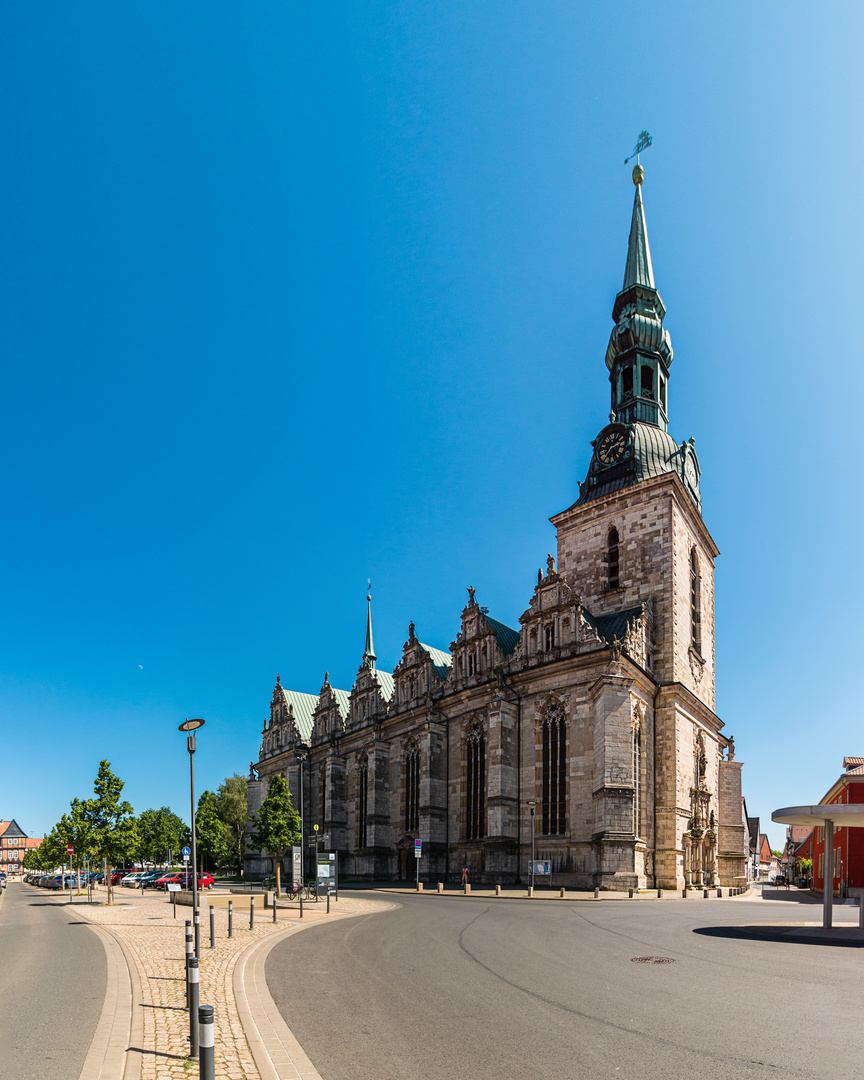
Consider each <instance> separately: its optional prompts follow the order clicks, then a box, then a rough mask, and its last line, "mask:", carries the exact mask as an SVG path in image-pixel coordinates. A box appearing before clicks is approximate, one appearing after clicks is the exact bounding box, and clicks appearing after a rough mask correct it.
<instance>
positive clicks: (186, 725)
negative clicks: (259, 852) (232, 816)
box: [177, 720, 204, 956]
mask: <svg viewBox="0 0 864 1080" xmlns="http://www.w3.org/2000/svg"><path fill="white" fill-rule="evenodd" d="M200 727H204V721H203V720H184V722H183V723H182V724H181V725H180V726H179V727H178V728H177V730H178V731H185V732H186V749H187V750H188V751H189V795H190V799H191V804H192V916H193V919H194V922H195V955H196V956H198V955H199V952H200V947H199V944H200V943H199V935H200V925H201V924H200V922H199V918H200V916H199V912H198V869H197V867H196V863H195V857H196V849H195V767H194V765H193V764H192V761H193V754H194V753H195V732H196V731H197V730H198V728H200Z"/></svg>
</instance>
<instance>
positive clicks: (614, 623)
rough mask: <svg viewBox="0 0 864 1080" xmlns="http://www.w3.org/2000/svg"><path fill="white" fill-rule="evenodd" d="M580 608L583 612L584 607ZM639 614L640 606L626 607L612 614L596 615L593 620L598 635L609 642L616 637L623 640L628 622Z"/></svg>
mask: <svg viewBox="0 0 864 1080" xmlns="http://www.w3.org/2000/svg"><path fill="white" fill-rule="evenodd" d="M582 610H583V614H584V613H585V609H584V608H583V609H582ZM641 615H642V608H641V607H637V608H627V610H626V611H616V612H614V614H612V615H598V616H597V617H596V619H595V620H594V621H595V624H596V629H597V632H598V633H599V634H600V637H602V638H605V640H606V641H609V642H612V641H615V640H616V639H617V640H618V641H623V640H624V638H625V637H626V636H627V631H628V630H629V629H630V624H631V623H632V622H633V621H634V620H635V619H638V618H639V617H640V616H641ZM589 621H590V620H589Z"/></svg>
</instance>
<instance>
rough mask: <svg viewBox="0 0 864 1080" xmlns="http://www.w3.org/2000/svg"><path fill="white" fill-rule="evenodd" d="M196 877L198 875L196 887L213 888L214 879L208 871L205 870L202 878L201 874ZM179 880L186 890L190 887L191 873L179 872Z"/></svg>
mask: <svg viewBox="0 0 864 1080" xmlns="http://www.w3.org/2000/svg"><path fill="white" fill-rule="evenodd" d="M197 877H198V888H199V889H212V888H213V880H214V878H213V875H212V874H208V873H206V872H205V874H204V876H203V878H202V876H201V874H198V875H197ZM179 880H180V885H181V886H182V887H183V888H184V889H187V890H188V889H191V888H192V875H191V874H180V876H179Z"/></svg>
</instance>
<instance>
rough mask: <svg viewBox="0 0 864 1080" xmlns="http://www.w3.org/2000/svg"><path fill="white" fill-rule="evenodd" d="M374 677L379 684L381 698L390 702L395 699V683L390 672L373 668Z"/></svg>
mask: <svg viewBox="0 0 864 1080" xmlns="http://www.w3.org/2000/svg"><path fill="white" fill-rule="evenodd" d="M372 675H373V676H374V678H375V679H376V680H377V682H378V686H379V687H380V689H381V696H382V697H383V698H384V700H385V701H389V700H390V698H392V697H393V690H394V687H395V685H396V684H395V683H394V681H393V676H392V675H391V674H390V672H389V671H381V669H380V668H372Z"/></svg>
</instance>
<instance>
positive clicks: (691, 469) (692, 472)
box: [684, 454, 699, 489]
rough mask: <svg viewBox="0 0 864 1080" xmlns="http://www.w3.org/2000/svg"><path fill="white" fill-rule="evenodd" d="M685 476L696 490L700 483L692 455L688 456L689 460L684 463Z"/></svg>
mask: <svg viewBox="0 0 864 1080" xmlns="http://www.w3.org/2000/svg"><path fill="white" fill-rule="evenodd" d="M684 475H685V476H686V477H687V482H688V483H689V485H690V487H692V488H694V489H695V488H696V486H697V484H698V483H699V474H698V473H697V472H696V462H695V461H694V460H693V458H692V457H690V455H689V454H688V455H687V460H686V461H685V462H684Z"/></svg>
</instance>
